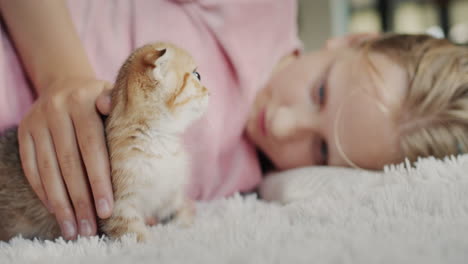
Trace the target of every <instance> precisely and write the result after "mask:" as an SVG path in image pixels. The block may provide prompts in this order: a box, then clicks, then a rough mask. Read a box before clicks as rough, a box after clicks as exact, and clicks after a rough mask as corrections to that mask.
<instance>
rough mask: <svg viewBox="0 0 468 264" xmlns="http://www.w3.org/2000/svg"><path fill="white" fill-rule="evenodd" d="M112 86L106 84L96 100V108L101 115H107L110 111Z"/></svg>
mask: <svg viewBox="0 0 468 264" xmlns="http://www.w3.org/2000/svg"><path fill="white" fill-rule="evenodd" d="M111 92H112V85H111V84H107V85H106V87H105V88H104V90H103V91H102V93H101V94H100V95H99V96H98V98H97V99H96V108H97V109H98V111H99V113H101V115H109V113H110V110H111Z"/></svg>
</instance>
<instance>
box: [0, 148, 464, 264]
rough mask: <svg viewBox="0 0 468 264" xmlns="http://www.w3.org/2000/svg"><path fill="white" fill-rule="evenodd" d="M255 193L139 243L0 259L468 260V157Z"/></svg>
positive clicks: (31, 249) (75, 246)
mask: <svg viewBox="0 0 468 264" xmlns="http://www.w3.org/2000/svg"><path fill="white" fill-rule="evenodd" d="M262 193H264V194H265V195H266V196H267V198H268V199H276V200H279V201H280V202H281V203H267V202H264V201H260V200H258V199H256V197H255V196H254V195H250V196H247V197H242V196H239V195H236V196H234V197H231V198H228V199H225V200H218V201H212V202H208V203H199V204H197V213H198V215H197V217H196V220H195V224H194V225H193V226H192V227H190V228H187V229H179V228H177V227H175V226H174V225H170V224H169V225H166V226H158V227H154V228H153V229H152V232H153V239H152V240H151V241H150V242H149V243H147V244H144V245H141V244H137V243H136V242H135V240H134V238H133V237H126V238H124V239H123V241H121V242H110V241H106V240H105V239H99V238H97V237H92V238H87V239H78V241H75V242H68V243H67V242H64V241H63V240H57V241H56V242H38V241H29V240H24V239H21V238H15V239H13V240H12V241H10V242H9V243H3V242H0V263H2V264H6V263H28V264H29V263H87V264H92V263H112V264H118V263H308V264H309V263H392V264H393V263H411V264H415V263H425V264H427V263H467V261H468V156H462V157H459V158H456V159H455V158H452V159H447V160H445V161H438V160H435V159H424V160H421V161H420V162H419V163H418V164H417V166H416V168H410V169H408V168H407V166H405V165H404V164H402V165H399V166H396V167H391V168H387V169H386V171H385V172H384V173H371V172H366V171H358V170H351V169H339V168H305V169H297V170H293V171H289V172H286V173H281V174H276V175H272V176H270V177H269V178H268V180H267V181H266V182H265V185H264V186H263V188H262Z"/></svg>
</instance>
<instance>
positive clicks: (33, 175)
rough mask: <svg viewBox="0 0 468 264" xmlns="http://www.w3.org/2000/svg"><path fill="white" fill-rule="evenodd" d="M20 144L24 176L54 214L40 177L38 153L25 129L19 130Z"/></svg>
mask: <svg viewBox="0 0 468 264" xmlns="http://www.w3.org/2000/svg"><path fill="white" fill-rule="evenodd" d="M18 143H19V152H20V158H21V166H22V167H23V171H24V175H25V176H26V179H27V180H28V182H29V185H31V188H32V189H33V190H34V192H35V193H36V195H37V197H38V198H39V200H41V202H42V203H43V204H44V206H46V207H47V209H48V210H49V212H50V213H53V209H52V207H51V206H50V204H49V201H48V199H47V195H46V193H45V191H44V186H43V184H42V181H41V178H40V177H39V171H38V169H37V163H36V154H35V153H36V151H35V149H34V143H33V140H32V137H31V134H29V132H24V131H23V129H18Z"/></svg>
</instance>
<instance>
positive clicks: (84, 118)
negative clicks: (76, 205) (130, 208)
mask: <svg viewBox="0 0 468 264" xmlns="http://www.w3.org/2000/svg"><path fill="white" fill-rule="evenodd" d="M74 114H75V116H74V117H73V122H74V125H75V131H76V134H77V138H78V145H79V148H80V151H81V155H82V158H83V161H84V163H85V167H86V172H87V174H88V180H89V183H90V185H91V190H92V192H93V197H94V202H95V205H96V209H97V213H98V216H99V217H100V218H107V217H109V216H110V215H111V214H112V207H113V201H114V199H113V195H112V185H111V178H110V166H109V155H108V153H107V146H106V143H105V138H104V126H103V124H102V121H101V119H100V118H99V116H98V115H97V113H96V112H93V111H89V112H75V113H74Z"/></svg>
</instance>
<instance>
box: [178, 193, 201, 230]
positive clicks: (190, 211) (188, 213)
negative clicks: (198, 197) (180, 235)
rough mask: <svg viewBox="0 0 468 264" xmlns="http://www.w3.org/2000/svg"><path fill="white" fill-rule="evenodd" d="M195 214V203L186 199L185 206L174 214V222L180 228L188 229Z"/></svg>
mask: <svg viewBox="0 0 468 264" xmlns="http://www.w3.org/2000/svg"><path fill="white" fill-rule="evenodd" d="M195 212H196V210H195V203H194V202H193V201H192V200H190V199H187V200H186V201H185V205H184V206H183V207H182V208H180V209H179V211H177V213H176V214H175V216H174V222H175V223H176V224H177V225H179V226H181V227H189V226H191V225H193V222H194V218H195Z"/></svg>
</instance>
